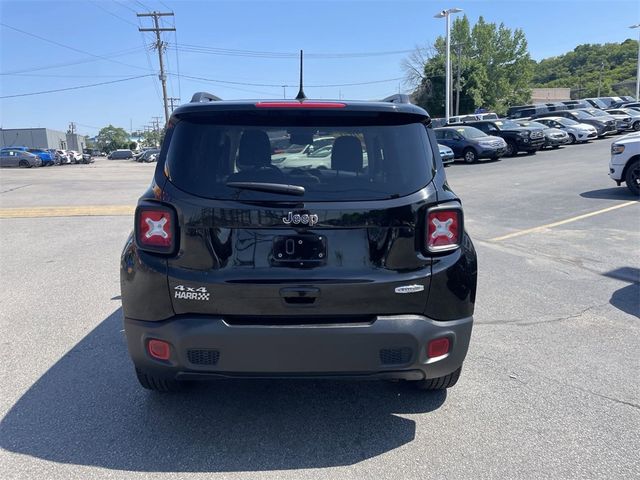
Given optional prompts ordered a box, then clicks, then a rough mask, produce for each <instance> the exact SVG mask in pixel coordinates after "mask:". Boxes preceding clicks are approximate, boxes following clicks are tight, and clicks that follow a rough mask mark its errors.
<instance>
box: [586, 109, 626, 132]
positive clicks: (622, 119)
mask: <svg viewBox="0 0 640 480" xmlns="http://www.w3.org/2000/svg"><path fill="white" fill-rule="evenodd" d="M583 111H585V112H587V113H590V114H591V115H593V116H594V117H596V118H601V119H603V120H610V119H611V120H614V121H615V122H616V129H617V130H618V132H624V131H625V130H631V129H632V128H633V127H632V126H631V116H629V115H627V114H624V115H613V114H611V113H608V112H607V111H606V110H600V109H599V108H585V109H583Z"/></svg>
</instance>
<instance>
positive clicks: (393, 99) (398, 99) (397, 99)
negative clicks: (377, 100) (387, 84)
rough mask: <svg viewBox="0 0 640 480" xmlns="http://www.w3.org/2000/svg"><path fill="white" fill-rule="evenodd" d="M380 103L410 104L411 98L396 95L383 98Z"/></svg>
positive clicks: (404, 95)
mask: <svg viewBox="0 0 640 480" xmlns="http://www.w3.org/2000/svg"><path fill="white" fill-rule="evenodd" d="M382 101H383V102H390V103H411V97H410V96H409V95H406V94H404V93H396V94H395V95H390V96H388V97H386V98H383V99H382Z"/></svg>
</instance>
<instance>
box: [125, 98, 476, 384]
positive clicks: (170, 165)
mask: <svg viewBox="0 0 640 480" xmlns="http://www.w3.org/2000/svg"><path fill="white" fill-rule="evenodd" d="M283 138H285V139H288V145H285V146H284V152H285V153H284V154H283V153H278V154H273V153H272V152H274V148H273V145H274V141H277V142H280V143H282V141H283ZM320 140H321V141H320ZM314 145H316V147H314ZM278 150H279V151H282V150H281V149H278ZM476 272H477V267H476V253H475V250H474V247H473V244H472V243H471V239H470V238H469V236H468V235H467V233H466V232H465V230H464V216H463V212H462V208H461V204H460V200H459V199H458V197H457V196H456V195H455V194H454V193H453V192H452V191H451V189H450V188H449V186H448V185H447V181H446V177H445V173H444V168H443V165H442V161H441V159H440V156H439V152H438V144H437V142H436V139H435V136H434V134H433V131H432V129H431V127H430V118H429V116H428V114H427V112H425V111H424V110H422V109H421V108H418V107H417V106H414V105H411V104H409V103H408V102H407V101H406V99H405V98H403V96H394V97H390V98H389V99H386V100H385V101H381V102H343V101H339V102H326V101H311V100H301V101H297V100H296V101H268V102H265V101H258V102H247V101H244V102H225V101H220V100H219V99H218V98H217V97H214V96H212V95H209V94H203V93H200V94H196V95H194V97H193V99H192V101H191V102H190V103H189V104H186V105H183V106H181V107H179V108H177V109H176V110H175V111H174V112H173V114H172V116H171V120H170V122H169V124H168V126H167V130H166V136H165V139H164V143H163V145H162V150H161V152H160V154H159V156H158V163H157V167H156V170H155V174H154V178H153V181H152V183H151V185H150V187H149V189H148V190H147V191H146V192H145V193H144V194H143V195H142V197H141V198H140V200H139V202H138V206H137V209H136V212H135V225H134V231H133V232H132V234H131V236H130V237H129V239H128V240H127V242H126V244H125V247H124V251H123V253H122V260H121V288H122V305H123V310H124V317H125V319H124V323H125V332H126V337H127V342H128V347H129V352H130V354H131V358H132V359H133V363H134V365H135V370H136V373H137V376H138V379H139V381H140V383H141V384H142V386H143V387H145V388H149V389H152V390H159V391H173V390H177V389H179V388H180V387H181V386H182V385H183V384H184V382H185V381H187V380H199V379H214V378H228V377H243V378H247V377H253V378H265V377H266V378H363V379H371V378H378V379H404V380H411V381H414V382H415V384H416V385H417V386H418V387H420V388H422V389H425V390H434V389H442V388H448V387H451V386H453V385H454V384H455V383H456V381H457V380H458V377H459V375H460V370H461V368H462V362H463V360H464V358H465V355H466V353H467V349H468V346H469V339H470V336H471V328H472V323H473V309H474V302H475V294H476Z"/></svg>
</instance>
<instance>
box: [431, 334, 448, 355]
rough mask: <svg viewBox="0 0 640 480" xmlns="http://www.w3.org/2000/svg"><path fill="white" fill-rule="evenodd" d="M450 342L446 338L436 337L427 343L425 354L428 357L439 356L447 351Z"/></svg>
mask: <svg viewBox="0 0 640 480" xmlns="http://www.w3.org/2000/svg"><path fill="white" fill-rule="evenodd" d="M450 346H451V343H450V342H449V339H448V338H446V337H445V338H436V339H435V340H431V341H430V342H429V344H428V345H427V356H428V357H429V358H434V357H441V356H442V355H446V354H447V353H449V348H450Z"/></svg>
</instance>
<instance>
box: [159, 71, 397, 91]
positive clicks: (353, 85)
mask: <svg viewBox="0 0 640 480" xmlns="http://www.w3.org/2000/svg"><path fill="white" fill-rule="evenodd" d="M171 75H176V74H175V73H172V74H171ZM180 76H181V77H183V78H188V79H192V80H204V81H207V82H214V83H222V84H229V85H246V86H250V87H277V88H282V86H283V84H282V83H252V82H236V81H232V80H220V79H215V78H205V77H196V76H192V75H184V74H182V75H180ZM402 78H403V77H396V78H386V79H383V80H370V81H366V82H351V83H332V84H326V85H305V87H309V88H335V87H355V86H359V85H374V84H376V83H388V82H397V81H398V80H402ZM296 83H297V82H287V83H285V86H287V87H289V86H292V85H296Z"/></svg>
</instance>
